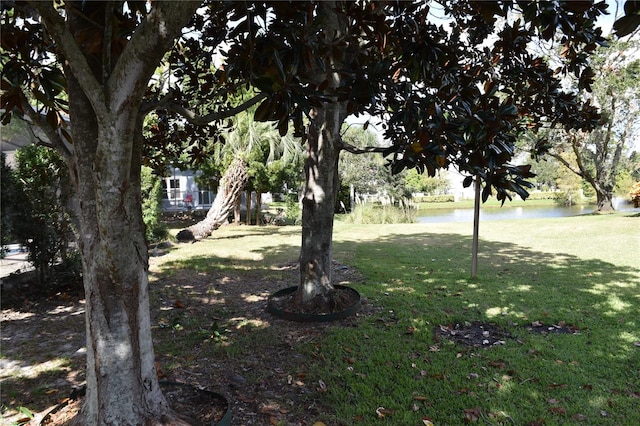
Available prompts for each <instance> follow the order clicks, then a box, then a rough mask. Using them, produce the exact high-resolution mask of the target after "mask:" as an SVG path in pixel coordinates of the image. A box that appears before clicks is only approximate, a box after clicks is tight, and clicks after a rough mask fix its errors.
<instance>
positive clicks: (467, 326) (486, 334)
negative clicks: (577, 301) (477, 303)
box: [433, 321, 580, 348]
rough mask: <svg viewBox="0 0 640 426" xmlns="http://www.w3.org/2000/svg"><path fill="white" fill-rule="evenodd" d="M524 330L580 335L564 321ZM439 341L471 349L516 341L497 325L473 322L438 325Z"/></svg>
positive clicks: (434, 331) (533, 323)
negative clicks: (450, 342) (510, 340)
mask: <svg viewBox="0 0 640 426" xmlns="http://www.w3.org/2000/svg"><path fill="white" fill-rule="evenodd" d="M524 328H525V329H526V330H527V331H529V332H532V333H539V334H545V335H546V334H578V333H579V332H580V328H579V327H576V326H573V325H567V324H565V323H564V321H560V322H559V323H558V324H552V325H545V324H543V323H542V322H541V321H534V322H532V323H531V324H528V325H525V326H524ZM433 333H434V335H435V336H436V338H437V339H447V340H450V341H452V342H455V343H459V344H462V345H465V346H471V347H485V348H489V347H492V346H498V345H504V344H505V343H506V342H507V340H509V339H515V337H514V336H512V335H511V334H510V333H509V332H508V331H506V330H504V329H502V328H501V327H500V326H498V325H497V324H493V323H488V322H481V321H473V322H468V321H465V322H462V323H455V324H447V325H438V326H437V327H435V328H434V329H433Z"/></svg>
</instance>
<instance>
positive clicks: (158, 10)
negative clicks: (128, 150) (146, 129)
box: [107, 0, 201, 110]
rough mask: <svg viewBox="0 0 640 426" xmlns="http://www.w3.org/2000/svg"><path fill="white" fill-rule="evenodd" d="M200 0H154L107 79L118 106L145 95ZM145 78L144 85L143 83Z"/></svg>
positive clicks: (113, 102)
mask: <svg viewBox="0 0 640 426" xmlns="http://www.w3.org/2000/svg"><path fill="white" fill-rule="evenodd" d="M200 4H201V2H200V1H160V0H158V1H154V2H153V6H152V8H151V11H150V12H149V13H148V14H147V16H146V17H145V19H144V21H143V22H142V23H141V24H140V26H139V27H138V28H137V30H136V31H135V32H134V34H133V35H132V37H131V39H130V40H129V41H128V42H127V44H126V46H125V48H124V50H123V51H122V54H121V55H120V57H119V58H117V61H116V63H115V64H114V68H113V70H112V72H111V74H110V76H109V80H108V82H107V90H108V93H109V95H110V97H111V98H110V101H111V102H112V105H113V107H114V108H115V109H116V110H117V109H118V108H119V107H120V105H123V104H125V103H126V102H127V100H128V99H131V96H134V97H139V98H140V99H141V98H142V95H143V94H144V91H145V90H146V88H147V87H146V83H147V82H148V80H149V79H150V78H151V76H152V75H153V72H154V71H155V69H156V66H157V64H158V63H159V61H160V60H161V59H162V57H163V56H164V54H165V53H166V51H167V50H169V49H170V48H171V45H172V44H173V43H174V40H175V38H176V37H178V36H180V31H181V29H182V28H183V27H184V26H185V25H187V24H188V22H189V19H190V18H191V17H192V16H193V15H194V14H195V12H196V10H197V9H198V7H199V6H200ZM140 82H145V85H142V86H141V85H140V84H139V83H140Z"/></svg>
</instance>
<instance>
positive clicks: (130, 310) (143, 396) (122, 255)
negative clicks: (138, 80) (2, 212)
mask: <svg viewBox="0 0 640 426" xmlns="http://www.w3.org/2000/svg"><path fill="white" fill-rule="evenodd" d="M69 93H70V96H69V101H70V102H69V104H70V117H71V120H72V125H73V130H74V140H75V141H77V142H76V143H75V144H74V148H75V150H76V152H75V153H76V155H75V163H74V164H73V166H72V170H74V171H75V173H74V175H75V177H76V190H77V193H78V195H79V198H80V200H82V201H81V204H80V211H79V212H78V217H79V224H80V229H79V232H78V242H79V247H80V251H81V253H82V265H83V277H84V287H85V297H86V300H87V304H86V335H87V339H86V342H87V373H86V375H87V386H86V389H87V391H86V396H85V398H84V405H83V408H82V411H81V413H80V414H79V415H78V416H77V417H76V419H75V424H78V425H113V424H163V423H165V421H170V422H175V423H176V424H181V422H180V421H179V420H178V419H177V418H176V417H175V416H174V415H173V414H172V413H171V409H170V407H169V405H168V403H167V402H166V400H165V398H164V396H163V395H162V392H161V390H160V387H159V384H158V379H157V373H156V370H155V364H154V361H155V356H154V351H153V342H152V339H151V321H150V316H149V292H148V253H147V247H146V242H145V240H144V224H143V221H142V211H141V203H140V197H141V195H140V144H139V143H137V144H136V145H135V146H134V147H133V151H132V152H131V151H129V152H127V151H128V150H127V149H126V148H124V149H118V147H122V145H123V144H121V143H119V141H118V140H117V139H118V138H119V135H121V134H129V135H131V134H132V130H133V131H140V130H141V129H135V130H134V129H130V128H129V129H127V128H126V124H125V123H122V121H120V120H119V119H118V118H117V117H113V120H112V122H110V123H109V122H103V123H100V125H98V123H97V121H96V118H95V115H94V114H92V110H91V106H90V105H89V104H88V102H87V100H86V98H84V96H83V95H82V94H81V92H80V91H78V90H77V89H76V82H75V81H74V79H73V78H69ZM140 134H141V133H140Z"/></svg>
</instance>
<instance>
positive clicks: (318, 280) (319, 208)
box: [294, 1, 347, 310]
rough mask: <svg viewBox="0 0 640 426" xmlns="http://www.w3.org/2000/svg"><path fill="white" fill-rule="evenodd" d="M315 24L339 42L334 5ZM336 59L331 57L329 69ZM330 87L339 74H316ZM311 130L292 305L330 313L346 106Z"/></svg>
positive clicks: (339, 20) (340, 24)
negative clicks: (341, 141) (341, 134)
mask: <svg viewBox="0 0 640 426" xmlns="http://www.w3.org/2000/svg"><path fill="white" fill-rule="evenodd" d="M318 19H319V20H322V26H323V28H324V29H325V31H326V33H327V34H330V35H331V36H335V37H336V38H338V37H339V36H340V34H343V33H344V31H345V27H346V22H345V20H344V17H342V16H339V15H338V12H337V11H336V4H335V2H333V1H327V2H322V3H320V5H319V11H318ZM333 60H334V58H332V57H329V58H328V59H327V61H328V62H329V64H327V68H328V69H331V67H332V66H334V65H332V64H331V63H332V62H333ZM319 78H320V81H322V80H323V79H324V78H327V79H328V80H329V82H330V86H331V87H338V85H339V84H340V77H339V75H338V74H337V73H331V74H329V75H324V76H323V75H319ZM314 112H315V114H316V115H315V118H314V119H313V120H312V121H311V123H310V125H309V135H308V140H307V158H306V160H305V167H304V169H305V179H306V181H305V189H304V194H303V198H302V246H301V249H300V258H299V261H300V285H299V286H298V290H297V292H296V295H295V301H294V303H295V304H296V305H298V306H300V307H302V308H303V309H305V310H315V309H331V308H332V307H333V305H334V300H333V295H334V293H335V289H334V287H333V284H332V277H331V263H332V240H333V215H334V208H335V202H336V194H337V192H338V189H339V182H338V158H339V155H340V150H339V141H340V130H341V128H342V124H343V123H344V120H345V119H346V117H347V114H346V103H343V102H337V101H334V102H329V103H326V104H325V105H324V106H323V107H322V108H317V109H316V110H315V111H314Z"/></svg>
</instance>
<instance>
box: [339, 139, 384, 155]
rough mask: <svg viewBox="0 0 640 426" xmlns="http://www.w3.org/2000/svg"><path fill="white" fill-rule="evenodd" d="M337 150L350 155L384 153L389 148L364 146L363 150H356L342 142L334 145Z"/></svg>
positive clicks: (356, 148)
mask: <svg viewBox="0 0 640 426" xmlns="http://www.w3.org/2000/svg"><path fill="white" fill-rule="evenodd" d="M336 145H337V146H338V148H339V149H343V150H345V151H347V152H350V153H352V154H367V153H371V152H385V151H386V150H387V149H389V147H386V146H365V147H364V148H358V147H356V146H353V145H351V144H348V143H345V142H344V141H339V142H338V143H336Z"/></svg>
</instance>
